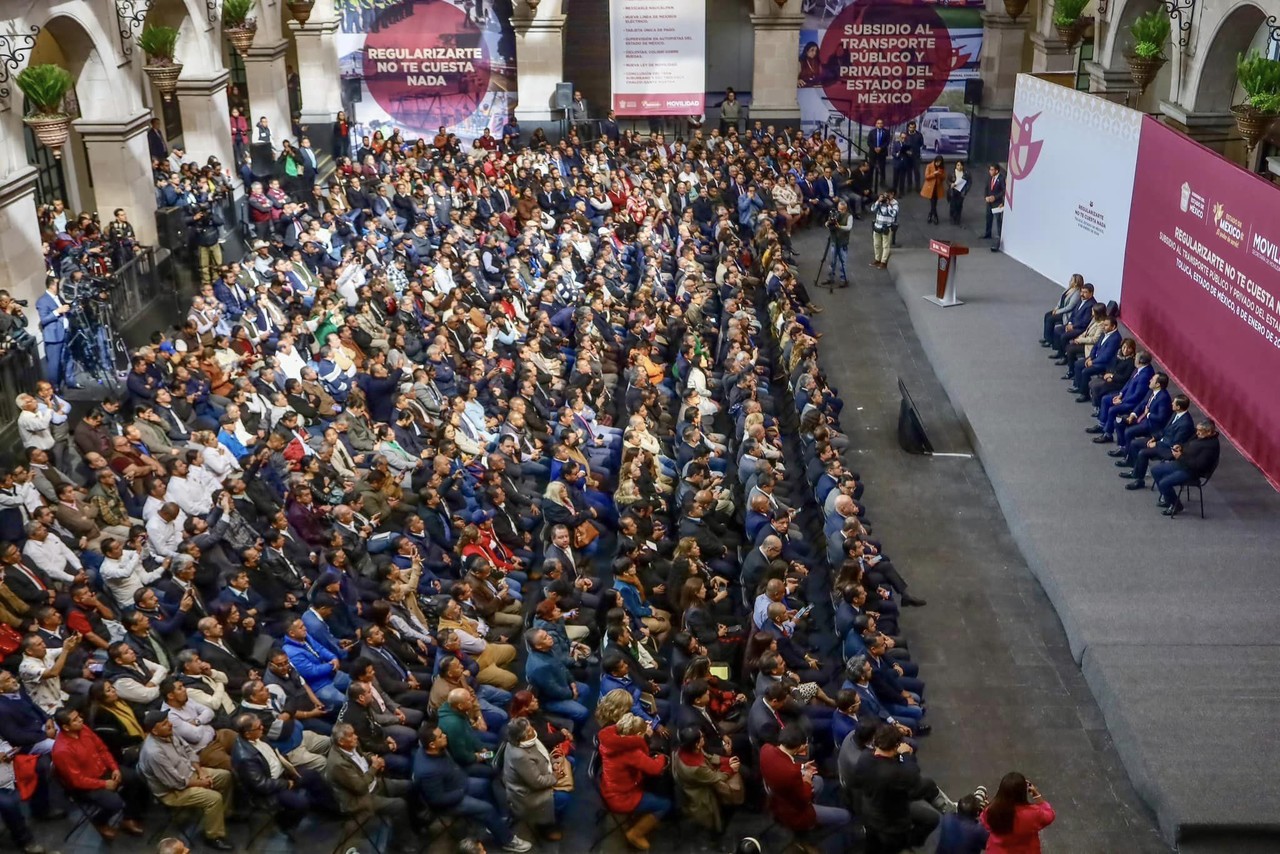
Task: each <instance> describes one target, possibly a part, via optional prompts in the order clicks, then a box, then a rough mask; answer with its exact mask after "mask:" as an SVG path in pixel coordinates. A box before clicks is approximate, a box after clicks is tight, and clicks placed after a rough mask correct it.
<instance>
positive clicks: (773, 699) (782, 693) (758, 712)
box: [747, 682, 792, 747]
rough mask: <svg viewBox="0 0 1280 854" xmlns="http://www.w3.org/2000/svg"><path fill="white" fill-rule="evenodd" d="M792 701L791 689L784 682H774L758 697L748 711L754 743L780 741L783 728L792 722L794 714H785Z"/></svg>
mask: <svg viewBox="0 0 1280 854" xmlns="http://www.w3.org/2000/svg"><path fill="white" fill-rule="evenodd" d="M790 702H791V689H790V688H788V687H787V685H786V684H785V683H782V682H774V683H773V684H772V685H770V686H769V687H768V688H767V689H765V692H764V693H763V694H761V695H760V696H758V697H756V700H755V702H754V703H752V704H751V709H750V711H748V712H747V734H748V735H749V736H750V737H751V743H752V744H754V745H755V746H757V747H759V746H762V745H765V744H777V743H778V734H779V733H781V732H782V728H783V727H784V726H786V725H787V724H789V723H792V719H791V718H792V716H790V715H787V714H784V712H785V710H786V707H787V705H788V704H789V703H790Z"/></svg>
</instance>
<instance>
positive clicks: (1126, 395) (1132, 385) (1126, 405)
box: [1112, 365, 1156, 412]
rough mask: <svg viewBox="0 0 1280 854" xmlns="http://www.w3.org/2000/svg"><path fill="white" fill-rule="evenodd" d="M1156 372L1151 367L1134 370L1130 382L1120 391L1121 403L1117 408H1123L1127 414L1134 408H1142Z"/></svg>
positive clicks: (1144, 366) (1145, 366)
mask: <svg viewBox="0 0 1280 854" xmlns="http://www.w3.org/2000/svg"><path fill="white" fill-rule="evenodd" d="M1155 372H1156V369H1155V368H1153V367H1152V366H1151V365H1143V366H1142V367H1140V368H1137V369H1136V370H1134V372H1133V373H1132V374H1131V375H1130V376H1129V381H1128V382H1126V383H1125V384H1124V388H1123V389H1121V390H1120V403H1119V404H1117V406H1119V407H1122V408H1123V409H1124V410H1125V411H1126V412H1132V411H1133V409H1134V407H1137V406H1141V405H1142V401H1143V400H1145V399H1146V396H1147V386H1149V385H1150V384H1151V377H1152V375H1153V374H1155ZM1112 411H1114V410H1112Z"/></svg>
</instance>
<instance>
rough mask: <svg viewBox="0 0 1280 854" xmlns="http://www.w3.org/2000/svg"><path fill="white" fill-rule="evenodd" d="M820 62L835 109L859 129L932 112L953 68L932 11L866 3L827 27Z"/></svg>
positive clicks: (946, 35) (939, 22)
mask: <svg viewBox="0 0 1280 854" xmlns="http://www.w3.org/2000/svg"><path fill="white" fill-rule="evenodd" d="M819 56H820V58H821V60H822V67H823V68H824V69H827V70H828V76H827V79H826V82H825V83H824V85H823V90H824V91H825V92H826V95H827V100H828V101H830V102H831V106H833V107H834V108H835V109H837V110H839V111H840V112H841V113H842V114H843V115H845V116H847V117H849V118H851V119H853V120H854V121H855V122H857V123H858V124H862V125H871V124H874V123H875V120H876V119H884V121H885V124H887V125H890V126H892V125H896V124H901V123H903V122H905V121H907V120H909V119H912V118H915V117H916V116H918V115H920V114H921V113H923V112H924V111H925V110H926V109H928V108H929V107H931V106H933V103H934V102H935V101H936V100H938V96H939V95H941V94H942V90H943V88H944V87H945V86H946V85H947V78H949V77H950V76H951V66H952V64H953V58H952V52H951V35H950V33H948V32H947V25H946V24H945V23H943V21H942V18H941V17H940V16H939V15H938V13H937V12H936V11H935V10H934V8H933V7H932V6H923V5H914V4H913V5H906V4H899V3H875V2H861V3H855V4H854V5H852V6H849V7H846V8H845V9H844V11H842V12H841V13H840V14H839V15H837V16H836V18H835V20H834V21H832V22H831V24H830V26H828V27H827V33H826V35H825V36H824V37H823V39H822V47H821V49H820V53H819Z"/></svg>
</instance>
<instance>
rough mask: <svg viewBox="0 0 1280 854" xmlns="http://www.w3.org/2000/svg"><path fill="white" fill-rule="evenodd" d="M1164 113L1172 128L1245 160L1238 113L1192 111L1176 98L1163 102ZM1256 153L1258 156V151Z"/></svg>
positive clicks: (1226, 153) (1237, 159) (1217, 149)
mask: <svg viewBox="0 0 1280 854" xmlns="http://www.w3.org/2000/svg"><path fill="white" fill-rule="evenodd" d="M1160 112H1161V113H1163V114H1164V116H1165V124H1167V125H1168V126H1169V127H1171V128H1173V129H1174V130H1176V131H1178V132H1179V133H1184V134H1186V135H1187V136H1189V137H1191V138H1192V139H1194V140H1195V141H1196V142H1198V143H1200V144H1201V145H1203V146H1205V147H1206V148H1212V149H1213V150H1214V151H1216V152H1218V153H1219V154H1221V155H1223V156H1224V157H1226V158H1228V159H1229V160H1234V161H1235V162H1237V163H1244V161H1245V147H1244V141H1243V140H1242V139H1241V138H1240V133H1239V131H1237V130H1236V120H1235V116H1233V115H1232V114H1231V113H1230V112H1227V111H1225V110H1224V111H1222V112H1209V111H1194V110H1188V109H1187V108H1186V107H1184V106H1182V105H1181V104H1175V103H1173V102H1172V101H1161V102H1160ZM1259 148H1261V145H1259ZM1254 156H1255V157H1256V156H1257V152H1256V151H1255V152H1254ZM1250 168H1252V166H1250Z"/></svg>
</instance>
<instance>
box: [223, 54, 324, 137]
mask: <svg viewBox="0 0 1280 854" xmlns="http://www.w3.org/2000/svg"><path fill="white" fill-rule="evenodd" d="M259 35H261V33H259ZM288 47H289V43H288V42H287V41H285V40H284V39H280V40H279V41H275V42H270V43H268V44H254V45H253V46H252V47H250V48H249V50H248V53H247V54H246V56H245V57H244V76H245V87H246V88H247V89H248V95H249V110H250V115H249V137H250V141H252V139H253V127H254V125H256V124H257V123H258V119H260V118H262V117H263V116H266V117H267V124H268V125H270V126H271V139H272V140H273V143H272V144H273V146H274V147H275V149H276V150H277V151H278V150H279V149H280V143H281V141H282V140H286V139H293V130H292V122H290V118H291V117H290V115H289V84H288V80H287V79H286V75H285V67H284V66H285V62H284V57H285V51H286V50H287V49H288ZM328 85H330V86H333V87H337V86H338V79H337V77H336V75H335V77H334V79H333V80H331V81H329V84H328ZM295 141H296V140H295Z"/></svg>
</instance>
